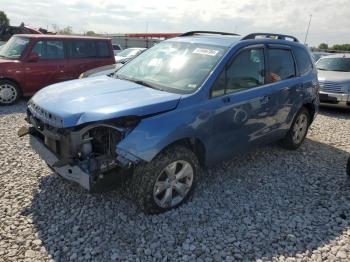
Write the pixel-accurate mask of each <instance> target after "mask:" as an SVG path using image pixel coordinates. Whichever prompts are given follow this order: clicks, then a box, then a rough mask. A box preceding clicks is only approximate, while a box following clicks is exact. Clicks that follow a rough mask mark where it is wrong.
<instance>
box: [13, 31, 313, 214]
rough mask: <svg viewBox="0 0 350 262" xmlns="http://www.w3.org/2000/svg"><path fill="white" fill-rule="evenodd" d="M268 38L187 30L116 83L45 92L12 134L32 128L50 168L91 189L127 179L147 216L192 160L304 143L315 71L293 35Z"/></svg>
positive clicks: (187, 176) (182, 191) (195, 168)
mask: <svg viewBox="0 0 350 262" xmlns="http://www.w3.org/2000/svg"><path fill="white" fill-rule="evenodd" d="M271 35H275V34H258V33H257V34H250V35H247V36H245V37H241V36H237V35H235V34H230V33H220V32H210V33H209V32H206V31H204V32H203V31H194V32H188V33H185V34H183V35H180V36H179V37H176V38H174V39H170V40H166V41H163V42H161V43H159V44H158V45H156V46H154V47H152V48H150V49H149V50H148V51H147V52H144V53H142V54H141V55H139V56H137V57H136V58H134V59H133V60H131V61H130V62H129V63H127V64H125V65H124V66H123V67H121V68H120V69H119V70H118V71H117V73H116V74H115V76H114V78H112V77H105V76H101V77H93V78H87V79H80V80H75V81H70V82H65V83H61V84H55V85H51V86H49V87H46V88H44V89H42V90H40V91H39V92H38V93H37V94H36V95H35V96H33V97H32V99H31V100H30V101H29V103H28V116H27V118H26V119H28V121H29V123H30V127H29V128H28V127H23V128H21V129H20V130H19V136H24V135H26V134H30V136H29V137H30V144H31V146H32V147H33V148H34V149H35V150H36V151H37V152H38V154H39V155H40V156H41V157H42V158H43V159H44V160H45V161H46V162H47V163H48V165H49V166H51V167H52V169H53V170H54V171H55V172H57V173H58V174H60V175H61V176H62V177H65V178H67V179H68V180H72V181H75V182H77V183H79V184H80V185H81V186H83V187H84V188H86V189H88V190H91V191H94V190H95V188H96V187H98V186H99V185H101V184H103V181H108V180H109V179H112V178H114V177H117V176H122V175H126V176H130V179H131V180H132V181H131V184H132V187H133V190H132V192H134V194H135V200H136V203H137V204H138V205H139V206H140V207H141V208H142V210H144V211H145V212H146V213H158V212H163V211H166V210H169V209H171V208H174V207H177V206H179V205H180V204H182V203H184V202H185V201H186V200H187V199H188V198H189V196H190V195H191V193H192V191H193V189H194V187H195V184H196V182H197V179H198V175H199V172H200V170H201V169H200V166H205V165H212V164H214V163H217V162H219V161H223V160H225V159H229V158H231V157H232V155H234V154H237V153H242V152H245V151H247V150H248V149H249V148H251V147H253V146H256V145H261V144H266V143H270V142H272V141H276V140H281V141H282V142H281V143H282V144H283V145H284V146H285V147H286V148H289V149H296V148H298V147H299V146H300V145H301V144H302V143H303V141H304V139H305V136H306V134H307V131H308V128H309V126H310V124H311V123H312V121H313V119H314V118H315V115H316V112H317V110H318V102H319V99H318V81H317V71H316V68H315V66H314V64H313V62H312V58H311V54H310V53H309V51H308V50H307V49H306V48H305V46H304V45H302V44H300V43H298V40H297V39H296V38H294V37H292V36H285V35H276V36H277V37H278V39H271V38H267V37H268V36H271ZM262 36H266V37H262ZM287 39H288V40H287Z"/></svg>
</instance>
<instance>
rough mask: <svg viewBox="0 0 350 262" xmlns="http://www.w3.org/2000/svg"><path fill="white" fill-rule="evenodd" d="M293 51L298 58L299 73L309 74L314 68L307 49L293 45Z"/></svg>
mask: <svg viewBox="0 0 350 262" xmlns="http://www.w3.org/2000/svg"><path fill="white" fill-rule="evenodd" d="M293 52H294V55H295V58H296V60H297V65H298V71H299V75H301V76H303V75H307V74H308V73H310V72H311V71H312V69H313V65H312V62H311V58H310V56H309V54H308V53H307V51H306V50H305V49H303V48H301V47H293Z"/></svg>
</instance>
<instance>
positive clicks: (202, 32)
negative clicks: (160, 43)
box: [178, 31, 238, 37]
mask: <svg viewBox="0 0 350 262" xmlns="http://www.w3.org/2000/svg"><path fill="white" fill-rule="evenodd" d="M199 34H210V35H238V34H234V33H226V32H215V31H189V32H186V33H183V34H181V35H178V37H179V36H180V37H181V36H192V35H199Z"/></svg>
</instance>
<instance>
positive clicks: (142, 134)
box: [116, 103, 211, 162]
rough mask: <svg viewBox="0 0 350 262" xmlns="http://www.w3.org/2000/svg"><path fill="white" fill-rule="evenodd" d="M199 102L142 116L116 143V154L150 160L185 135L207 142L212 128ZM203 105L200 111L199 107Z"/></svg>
mask: <svg viewBox="0 0 350 262" xmlns="http://www.w3.org/2000/svg"><path fill="white" fill-rule="evenodd" d="M202 106H203V105H202V104H201V103H198V104H195V105H193V106H189V107H188V106H185V107H182V108H181V107H180V105H179V107H180V108H178V109H176V110H173V111H170V112H166V113H164V114H160V115H156V116H153V117H150V118H146V119H143V120H142V121H141V122H140V123H139V125H138V126H136V127H135V128H134V129H133V130H132V131H131V132H130V133H129V134H128V135H127V136H126V137H125V138H124V139H123V140H122V141H121V142H120V143H119V144H118V145H117V148H116V151H117V153H118V154H119V153H123V155H124V157H125V156H127V155H130V156H133V157H131V158H130V161H131V162H133V161H132V159H133V158H134V157H136V158H138V159H141V160H143V161H147V162H149V161H151V160H152V159H153V158H154V157H155V156H156V155H157V154H158V153H159V152H161V151H162V150H163V149H164V148H165V147H167V146H168V145H170V144H172V143H174V142H176V141H178V140H182V139H186V138H197V139H199V140H201V141H202V142H204V147H205V148H207V144H206V142H207V141H209V137H210V132H211V127H210V121H207V118H208V117H209V114H208V113H205V112H203V108H202ZM200 108H202V110H200ZM126 152H127V153H126Z"/></svg>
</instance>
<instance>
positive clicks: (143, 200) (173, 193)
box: [132, 146, 199, 214]
mask: <svg viewBox="0 0 350 262" xmlns="http://www.w3.org/2000/svg"><path fill="white" fill-rule="evenodd" d="M198 172H199V163H198V159H197V157H196V155H195V154H194V153H193V152H192V151H191V150H190V149H188V148H186V147H183V146H175V147H171V148H169V149H166V150H165V151H163V152H161V153H160V154H159V155H158V156H157V157H156V158H155V159H153V160H152V161H151V162H149V163H147V164H142V165H140V166H138V167H136V168H135V171H134V174H133V183H132V186H133V194H134V197H135V201H136V202H137V204H138V206H139V207H140V208H141V209H142V210H143V211H144V212H145V213H148V214H154V213H162V212H165V211H167V210H170V209H172V208H175V207H177V206H179V205H181V204H182V203H184V202H185V201H186V200H188V198H189V197H190V195H191V194H192V191H193V188H194V186H195V183H196V180H197V174H198Z"/></svg>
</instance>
